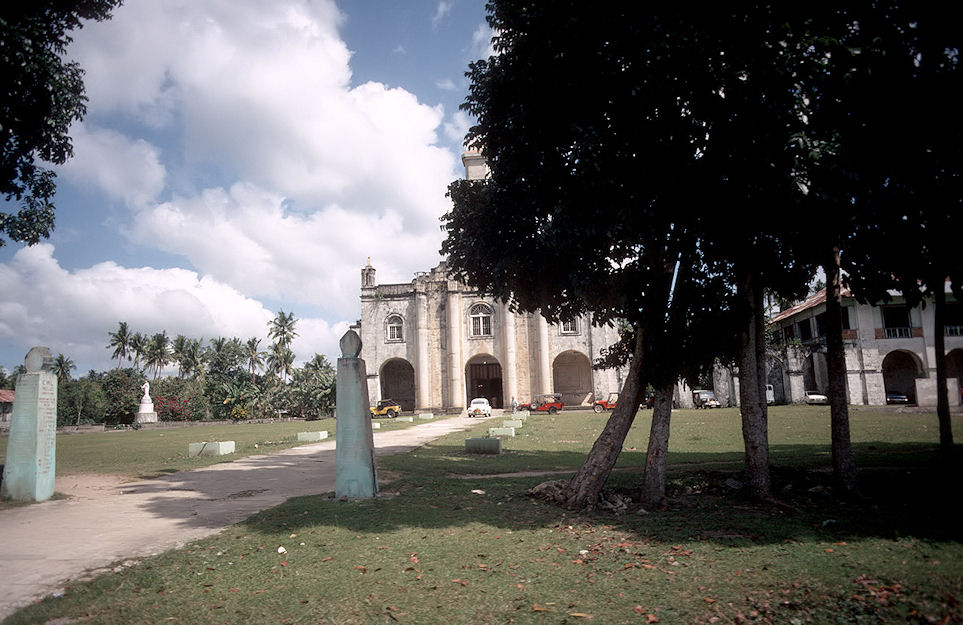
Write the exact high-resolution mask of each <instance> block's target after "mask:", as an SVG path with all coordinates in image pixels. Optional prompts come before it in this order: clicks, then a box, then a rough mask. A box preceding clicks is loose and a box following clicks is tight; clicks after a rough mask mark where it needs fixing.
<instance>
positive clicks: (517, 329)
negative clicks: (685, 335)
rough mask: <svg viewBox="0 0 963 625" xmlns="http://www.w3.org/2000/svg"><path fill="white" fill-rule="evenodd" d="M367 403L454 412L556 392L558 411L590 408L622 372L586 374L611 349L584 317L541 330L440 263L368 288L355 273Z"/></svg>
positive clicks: (372, 276) (365, 272)
mask: <svg viewBox="0 0 963 625" xmlns="http://www.w3.org/2000/svg"><path fill="white" fill-rule="evenodd" d="M354 329H355V330H356V331H358V333H359V334H360V335H361V340H362V343H363V346H362V351H361V357H362V358H363V359H364V361H365V364H366V367H367V374H368V399H369V401H370V402H371V403H372V404H374V403H375V402H377V401H378V400H381V399H388V398H390V399H394V400H396V401H398V402H399V403H401V407H402V410H409V411H410V410H415V411H427V410H432V411H436V412H455V411H460V410H462V409H463V408H465V407H466V406H467V405H468V404H469V403H470V402H471V400H472V399H475V398H477V397H484V398H486V399H488V400H489V401H490V402H491V404H492V407H494V408H502V407H507V406H510V405H511V401H512V398H516V399H518V401H519V402H520V403H525V402H527V401H529V400H530V399H533V398H534V397H535V396H537V395H541V394H547V393H559V394H561V395H562V400H563V401H564V402H565V404H566V405H591V404H592V402H593V401H594V400H595V399H596V398H605V397H607V396H608V393H609V392H613V391H618V390H619V389H620V388H621V387H622V381H623V374H624V372H623V371H621V370H617V369H607V370H595V369H593V368H592V362H593V361H594V360H595V359H597V358H599V357H601V355H602V352H601V350H602V349H604V348H607V347H609V346H611V345H613V344H614V343H616V342H617V341H618V338H619V337H618V332H617V331H616V329H615V328H614V327H612V326H609V325H606V326H602V327H595V326H593V325H592V318H591V315H588V314H586V315H584V316H582V317H580V318H578V319H575V320H573V321H569V322H564V323H550V322H548V321H547V320H546V319H545V317H543V316H542V315H540V314H531V313H516V312H512V311H511V310H510V309H509V307H508V306H507V305H506V304H504V303H502V302H499V301H498V300H496V299H494V298H491V297H485V296H483V295H481V294H479V293H478V292H477V291H475V290H472V289H470V288H468V287H466V286H465V285H463V284H461V283H460V282H458V281H457V280H454V279H453V278H452V277H451V276H450V275H449V272H448V268H447V266H446V264H445V263H444V262H442V263H440V264H439V265H438V266H437V267H435V268H434V269H432V270H431V271H429V272H424V273H418V274H417V275H415V277H414V279H413V280H412V281H411V282H409V283H404V284H382V285H379V284H377V281H376V270H375V268H374V267H373V266H371V263H370V261H369V263H368V265H367V266H366V267H364V268H363V269H362V270H361V320H360V322H359V324H358V325H357V326H355V328H354Z"/></svg>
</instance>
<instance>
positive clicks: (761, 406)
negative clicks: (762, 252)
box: [739, 271, 772, 499]
mask: <svg viewBox="0 0 963 625" xmlns="http://www.w3.org/2000/svg"><path fill="white" fill-rule="evenodd" d="M739 295H740V296H741V297H742V298H743V302H744V303H745V304H746V305H747V306H748V308H749V311H750V315H751V318H750V320H749V322H748V323H747V324H746V326H745V330H744V331H743V333H742V335H741V336H740V340H739V405H740V412H741V414H742V439H743V441H744V443H745V447H746V478H747V487H748V494H749V496H751V497H753V498H756V499H770V498H771V497H772V478H771V476H770V473H769V426H768V421H767V410H766V394H765V378H763V379H762V380H760V379H759V378H760V371H765V362H763V363H762V364H761V365H760V363H759V359H760V356H759V355H760V353H762V354H765V346H763V349H762V350H760V349H759V343H760V342H764V341H765V335H764V334H761V333H760V330H759V328H760V326H761V324H760V323H759V321H760V320H759V319H758V318H757V317H759V316H761V315H763V310H762V287H761V285H760V284H759V280H758V278H757V276H755V275H754V274H753V272H751V271H750V272H747V273H746V274H745V276H744V277H743V280H742V282H741V283H740V284H739Z"/></svg>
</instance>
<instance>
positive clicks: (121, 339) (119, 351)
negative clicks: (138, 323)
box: [107, 321, 131, 369]
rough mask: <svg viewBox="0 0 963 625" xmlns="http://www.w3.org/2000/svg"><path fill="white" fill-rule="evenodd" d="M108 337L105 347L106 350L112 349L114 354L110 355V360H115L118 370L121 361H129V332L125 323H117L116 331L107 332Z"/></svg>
mask: <svg viewBox="0 0 963 625" xmlns="http://www.w3.org/2000/svg"><path fill="white" fill-rule="evenodd" d="M107 334H108V336H110V343H109V344H108V345H107V349H110V348H113V349H114V353H113V354H111V355H110V359H111V360H113V359H114V358H116V359H117V368H118V369H120V363H121V361H122V360H123V359H124V358H126V359H127V360H130V357H131V349H130V339H131V335H130V330H129V329H128V328H127V322H126V321H118V322H117V331H116V332H108V333H107Z"/></svg>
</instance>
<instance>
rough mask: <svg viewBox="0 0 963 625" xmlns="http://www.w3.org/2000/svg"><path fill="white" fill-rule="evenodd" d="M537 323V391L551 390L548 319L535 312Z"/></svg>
mask: <svg viewBox="0 0 963 625" xmlns="http://www.w3.org/2000/svg"><path fill="white" fill-rule="evenodd" d="M536 318H537V320H538V321H537V323H538V388H539V393H551V392H552V368H551V364H550V362H549V355H550V351H549V345H548V320H547V319H545V317H544V316H543V315H542V314H541V313H536Z"/></svg>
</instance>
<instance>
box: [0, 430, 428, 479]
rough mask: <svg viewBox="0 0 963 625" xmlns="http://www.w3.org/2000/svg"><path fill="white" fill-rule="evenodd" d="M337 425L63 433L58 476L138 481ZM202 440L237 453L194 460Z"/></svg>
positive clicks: (289, 442)
mask: <svg viewBox="0 0 963 625" xmlns="http://www.w3.org/2000/svg"><path fill="white" fill-rule="evenodd" d="M376 421H377V422H380V423H381V424H382V426H381V429H380V430H378V431H379V432H386V431H390V430H393V429H403V428H406V427H411V425H412V424H411V423H398V422H396V421H394V420H391V419H377V420H376ZM336 424H337V421H336V420H334V419H321V420H318V421H291V422H282V423H244V422H241V423H236V424H232V423H225V424H223V425H203V426H195V427H183V428H171V429H163V430H148V429H142V430H115V431H108V432H99V433H94V434H61V435H59V436H57V475H75V474H78V473H107V474H112V475H125V476H128V477H134V478H148V477H157V476H160V475H164V474H168V473H176V472H178V471H189V470H191V469H199V468H202V467H206V466H210V465H212V464H218V463H221V462H231V461H233V460H237V459H239V458H244V457H247V456H254V455H258V454H264V453H270V452H272V451H276V450H278V449H287V448H290V447H297V446H299V445H304V444H306V443H303V442H299V441H298V440H297V437H298V432H316V431H320V430H327V431H328V434H329V436H330V437H331V438H333V437H334V435H335V428H336ZM202 441H235V443H236V451H235V453H233V454H231V455H229V456H204V457H197V458H188V457H187V447H188V445H189V444H190V443H197V442H202ZM6 454H7V436H0V464H3V461H4V458H5V457H6Z"/></svg>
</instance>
